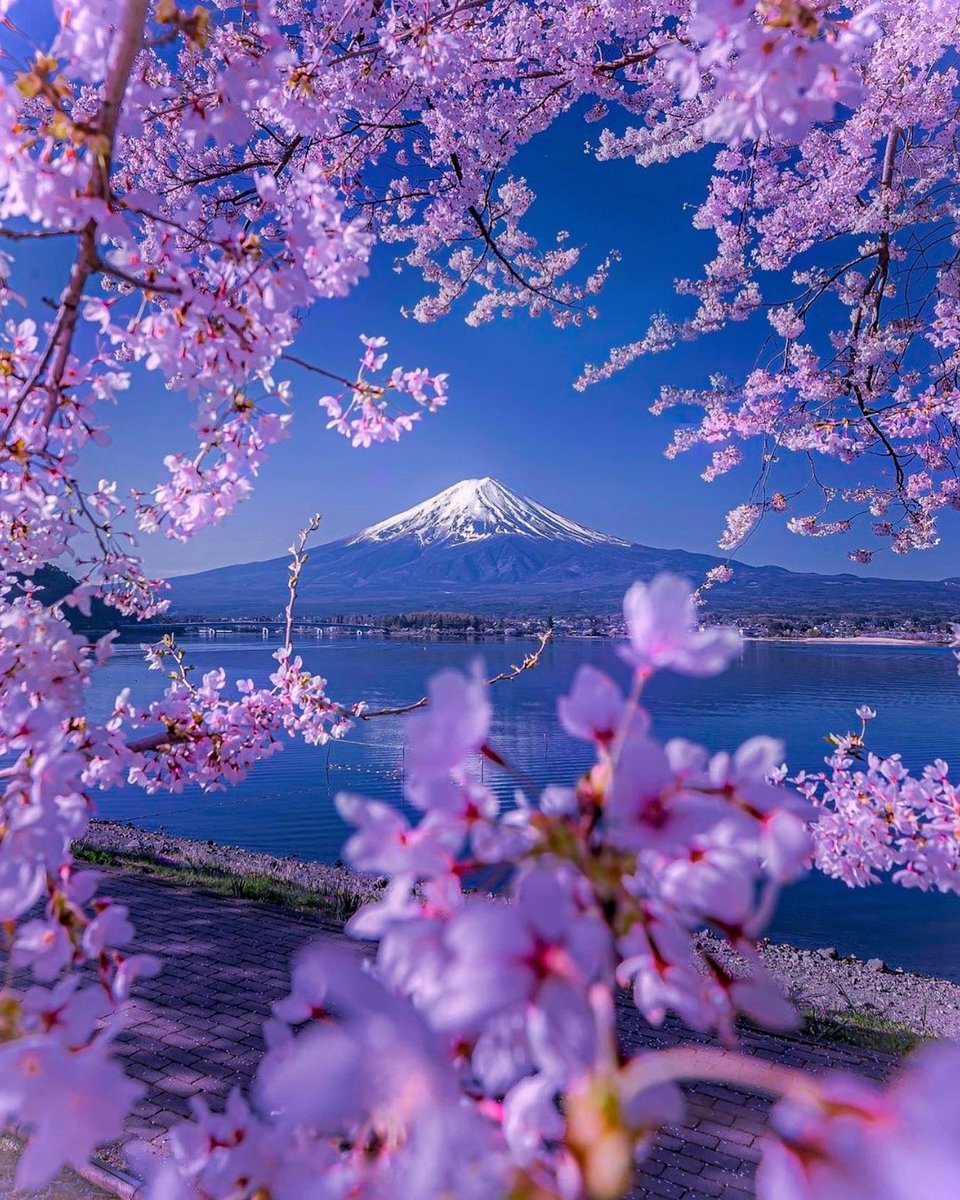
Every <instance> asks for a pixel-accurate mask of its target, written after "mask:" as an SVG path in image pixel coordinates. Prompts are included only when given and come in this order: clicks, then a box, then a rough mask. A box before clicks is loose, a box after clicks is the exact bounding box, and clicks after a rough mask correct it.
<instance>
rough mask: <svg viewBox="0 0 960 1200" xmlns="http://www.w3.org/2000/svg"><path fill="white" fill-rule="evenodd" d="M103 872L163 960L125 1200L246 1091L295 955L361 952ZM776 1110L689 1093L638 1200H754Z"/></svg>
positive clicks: (838, 1054) (209, 897)
mask: <svg viewBox="0 0 960 1200" xmlns="http://www.w3.org/2000/svg"><path fill="white" fill-rule="evenodd" d="M101 870H102V874H103V876H104V883H105V887H104V891H105V892H106V894H108V895H110V896H112V897H114V898H116V899H117V900H118V901H120V902H121V903H123V904H126V905H127V906H128V907H129V909H130V915H131V918H132V920H133V922H134V924H135V926H136V929H137V949H138V951H140V952H144V953H151V954H156V955H158V956H159V957H160V958H161V959H162V960H163V964H164V966H163V970H162V971H161V973H160V974H159V975H158V976H157V977H156V978H154V979H146V980H139V981H138V983H137V986H136V989H135V996H134V999H133V1000H132V1001H131V1002H130V1005H129V1008H128V1018H127V1025H126V1028H125V1029H124V1030H123V1031H122V1032H121V1034H120V1035H119V1036H118V1039H117V1047H116V1049H117V1052H118V1054H119V1055H120V1056H121V1057H123V1058H124V1059H125V1060H126V1063H125V1065H126V1069H127V1071H128V1072H129V1074H130V1075H131V1076H132V1077H133V1078H135V1079H138V1080H140V1081H141V1082H143V1083H144V1084H145V1085H146V1087H147V1093H146V1095H145V1096H144V1098H143V1099H142V1100H141V1101H139V1103H138V1104H137V1105H136V1107H135V1108H134V1110H133V1113H132V1114H131V1115H130V1116H129V1117H128V1118H127V1121H126V1127H125V1134H124V1137H123V1138H122V1139H121V1140H120V1141H119V1142H117V1143H114V1144H113V1145H112V1146H110V1147H107V1148H106V1150H104V1151H103V1152H102V1163H103V1166H104V1167H105V1168H106V1171H103V1170H102V1169H98V1168H96V1167H95V1168H94V1171H93V1172H92V1173H93V1174H94V1175H96V1176H97V1178H96V1180H95V1182H97V1183H98V1184H99V1186H101V1187H104V1186H109V1187H110V1189H111V1190H112V1191H113V1192H114V1194H116V1195H120V1196H123V1197H125V1198H126V1197H130V1196H132V1195H134V1194H135V1187H136V1181H135V1180H133V1179H131V1177H130V1176H129V1174H128V1168H127V1167H126V1163H125V1159H124V1147H125V1146H127V1145H129V1144H131V1143H134V1142H138V1141H141V1142H146V1143H147V1144H148V1145H149V1146H150V1147H151V1148H152V1149H154V1150H156V1151H159V1152H162V1151H163V1148H164V1145H165V1143H166V1140H167V1136H168V1133H169V1130H170V1128H171V1127H172V1126H173V1125H175V1124H176V1123H177V1122H178V1121H180V1120H182V1119H183V1118H184V1117H187V1116H189V1114H190V1106H189V1102H190V1100H191V1098H193V1097H200V1098H202V1099H204V1100H206V1101H207V1102H208V1103H209V1104H210V1105H211V1106H212V1107H213V1108H215V1109H216V1108H220V1107H221V1106H222V1103H223V1101H224V1100H225V1098H226V1096H227V1093H228V1092H229V1091H230V1089H231V1088H233V1087H241V1088H243V1087H245V1086H246V1085H247V1084H248V1083H249V1082H250V1080H251V1079H252V1077H253V1074H254V1072H255V1070H256V1067H257V1064H258V1062H259V1060H260V1057H261V1055H262V1053H263V1050H264V1046H263V1041H262V1037H261V1024H262V1022H263V1020H264V1018H265V1017H266V1016H267V1015H268V1014H269V1011H270V1005H271V1004H272V1003H273V1002H274V1001H275V1000H277V999H279V998H280V997H281V996H282V995H284V994H285V993H286V991H287V990H288V986H289V966H290V962H291V959H292V957H293V955H294V954H295V952H296V951H297V950H298V949H299V948H300V947H301V946H302V945H304V944H305V943H306V942H309V941H311V940H313V939H315V938H317V937H324V938H329V939H331V940H333V941H336V942H340V943H341V944H342V943H347V944H349V945H351V946H354V947H355V948H356V949H357V952H358V953H359V952H360V947H359V946H358V944H357V943H356V942H354V941H352V940H351V939H349V938H347V937H346V936H345V935H344V933H343V931H342V929H341V928H339V927H337V926H335V925H333V924H331V923H328V922H327V923H325V922H323V921H321V920H319V919H317V918H314V917H308V916H305V915H302V914H300V913H296V912H292V911H289V910H286V909H281V908H277V907H275V906H272V905H267V904H260V903H257V902H254V901H250V900H240V899H231V898H228V897H224V896H221V895H216V894H213V893H209V892H203V891H200V890H193V889H189V888H185V887H182V886H180V885H178V884H176V883H171V882H167V881H163V880H156V879H145V878H143V877H141V876H138V875H136V874H134V873H132V872H129V871H124V870H120V869H117V868H102V869H101ZM618 1025H619V1027H620V1032H621V1036H622V1037H623V1039H624V1043H625V1045H626V1046H627V1047H628V1048H629V1049H631V1050H634V1051H636V1050H640V1049H652V1048H655V1047H660V1046H667V1045H676V1044H678V1043H680V1042H685V1043H699V1044H707V1043H708V1041H709V1039H707V1038H705V1037H698V1036H697V1035H692V1034H690V1033H689V1032H688V1031H686V1030H685V1029H684V1028H683V1027H682V1026H681V1025H680V1024H679V1022H668V1023H667V1024H666V1025H665V1026H664V1027H663V1028H661V1029H651V1027H650V1026H648V1025H647V1024H646V1022H645V1021H644V1020H643V1018H642V1017H641V1016H640V1015H639V1013H637V1011H636V1010H635V1009H634V1008H633V1007H632V1006H631V1005H630V1004H629V1003H627V1002H625V1003H623V1004H622V1005H620V1006H619V1009H618ZM743 1046H744V1048H745V1049H746V1050H748V1051H749V1052H750V1053H752V1054H756V1055H758V1056H760V1057H763V1058H766V1059H769V1060H772V1061H778V1062H782V1063H785V1064H790V1065H793V1066H801V1067H804V1068H808V1069H810V1070H812V1071H814V1072H822V1071H824V1070H828V1069H830V1068H832V1067H839V1068H844V1069H849V1070H854V1071H857V1072H858V1073H860V1074H861V1075H867V1076H870V1077H872V1078H881V1077H883V1076H884V1075H886V1074H888V1073H889V1071H890V1070H891V1068H892V1066H893V1065H894V1060H893V1059H892V1058H890V1057H888V1056H886V1055H882V1054H879V1053H875V1052H870V1051H864V1050H860V1049H854V1048H848V1047H838V1046H835V1045H823V1044H819V1043H816V1042H812V1041H808V1040H803V1039H801V1038H799V1037H797V1038H791V1037H782V1036H773V1035H769V1034H764V1033H759V1032H757V1033H753V1032H751V1033H748V1034H747V1035H746V1036H745V1037H744V1038H743ZM767 1108H768V1105H767V1102H766V1101H765V1100H764V1099H762V1098H761V1097H759V1096H757V1095H754V1094H751V1093H749V1092H746V1091H742V1090H740V1089H735V1088H730V1087H723V1086H719V1085H715V1084H698V1085H694V1086H692V1087H690V1088H688V1089H687V1106H686V1112H685V1117H684V1123H683V1125H682V1126H681V1127H677V1128H673V1129H669V1130H666V1131H664V1132H663V1133H661V1134H660V1136H659V1137H658V1138H657V1140H656V1143H655V1146H654V1149H653V1151H652V1153H651V1154H650V1155H649V1156H648V1157H647V1158H646V1159H645V1161H644V1162H643V1164H642V1165H641V1168H640V1170H639V1172H638V1176H637V1181H636V1186H635V1188H634V1190H633V1192H632V1193H631V1198H632V1200H648V1198H649V1200H749V1198H750V1197H752V1196H753V1184H752V1180H753V1173H754V1168H755V1164H756V1161H757V1158H758V1156H759V1155H758V1150H757V1141H758V1139H759V1137H760V1136H761V1134H762V1132H763V1128H764V1124H765V1121H766V1112H767ZM114 1171H119V1172H120V1176H113V1175H111V1174H110V1173H112V1172H114ZM93 1181H94V1180H93V1179H92V1180H91V1182H93ZM424 1200H429V1198H428V1197H424Z"/></svg>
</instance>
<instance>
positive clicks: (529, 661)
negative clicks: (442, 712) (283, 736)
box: [346, 629, 553, 721]
mask: <svg viewBox="0 0 960 1200" xmlns="http://www.w3.org/2000/svg"><path fill="white" fill-rule="evenodd" d="M552 636H553V630H552V629H545V630H544V631H543V632H542V633H538V634H537V640H538V642H539V643H540V644H539V645H538V646H537V649H536V650H534V651H533V652H532V653H531V654H527V655H526V656H525V657H524V659H523V662H522V663H520V664H519V665H516V664H515V665H514V666H512V667H511V668H510V669H509V671H501V672H500V674H499V675H494V676H493V678H492V679H488V680H487V684H488V686H490V687H492V686H493V684H495V683H512V682H513V680H514V679H518V678H519V677H520V676H521V675H523V674H524V673H525V672H526V671H532V670H533V668H534V667H536V666H537V665H538V664H539V662H540V657H541V655H542V654H543V652H544V650H546V648H547V643H548V642H549V641H550V639H551V637H552ZM429 703H430V697H429V696H421V697H420V699H419V700H414V701H412V702H411V703H410V704H397V705H394V706H391V707H389V708H375V709H371V710H369V711H367V712H358V711H357V709H356V708H354V709H348V710H346V711H347V715H348V716H351V717H356V718H358V719H359V720H361V721H370V720H372V719H373V718H374V717H399V716H402V715H403V713H408V712H413V711H414V709H417V708H426V706H427V705H428V704H429Z"/></svg>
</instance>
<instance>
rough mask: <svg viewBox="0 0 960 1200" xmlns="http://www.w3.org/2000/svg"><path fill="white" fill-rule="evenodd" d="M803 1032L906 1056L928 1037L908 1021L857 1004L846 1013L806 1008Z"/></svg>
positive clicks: (846, 1043) (880, 1051)
mask: <svg viewBox="0 0 960 1200" xmlns="http://www.w3.org/2000/svg"><path fill="white" fill-rule="evenodd" d="M803 1032H804V1033H805V1034H807V1035H808V1036H809V1037H812V1038H816V1040H817V1041H821V1042H836V1043H839V1044H841V1045H844V1046H854V1047H856V1048H857V1049H859V1050H875V1051H877V1052H878V1053H880V1054H890V1055H892V1056H893V1057H895V1058H902V1057H903V1056H904V1055H905V1054H909V1053H910V1051H911V1050H914V1049H916V1047H917V1046H919V1045H920V1043H921V1042H923V1041H926V1038H925V1037H924V1036H923V1034H920V1033H917V1031H916V1030H915V1029H911V1028H910V1027H909V1026H908V1025H901V1024H900V1023H899V1022H897V1021H890V1020H888V1019H887V1018H886V1017H882V1016H880V1015H879V1013H873V1012H870V1011H869V1010H868V1009H862V1008H855V1009H850V1010H849V1011H847V1012H842V1013H823V1012H818V1011H816V1010H815V1009H805V1010H803Z"/></svg>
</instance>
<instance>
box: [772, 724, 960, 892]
mask: <svg viewBox="0 0 960 1200" xmlns="http://www.w3.org/2000/svg"><path fill="white" fill-rule="evenodd" d="M876 715H877V714H876V712H875V711H874V710H873V709H872V708H870V707H869V706H868V705H865V704H864V705H861V706H860V707H859V708H858V709H857V716H858V717H859V718H860V730H859V731H858V732H856V733H847V734H844V735H831V740H832V742H833V744H834V747H835V748H834V751H833V753H832V754H831V755H830V756H829V757H828V758H827V760H826V766H827V770H826V771H810V772H807V771H801V772H798V773H797V774H796V775H795V776H793V777H792V778H791V783H792V784H793V785H794V786H795V787H796V788H797V789H798V791H800V792H801V793H802V794H803V795H804V796H806V797H807V799H808V800H809V801H810V802H811V804H813V805H814V806H815V808H816V810H817V815H816V821H815V823H814V825H813V834H814V838H815V842H816V856H815V862H816V865H817V867H818V868H819V869H820V870H821V871H823V873H824V874H825V875H829V876H831V877H833V878H834V879H842V880H843V882H844V883H846V884H848V885H849V886H851V887H864V886H866V885H868V884H872V883H879V882H880V881H881V880H882V879H885V878H890V879H892V880H893V882H894V883H898V884H900V885H902V886H903V887H907V888H917V889H919V890H921V891H932V890H935V891H940V892H953V893H955V894H956V893H960V787H958V785H957V784H955V783H953V782H951V780H950V774H949V772H950V768H949V765H948V764H947V763H946V762H944V761H943V759H939V758H938V759H936V760H935V761H934V762H932V763H930V764H928V765H927V766H925V767H924V768H923V770H922V771H921V772H920V773H919V774H914V773H912V772H911V771H909V770H908V769H907V767H906V766H905V765H904V763H903V760H902V757H901V756H900V755H899V754H891V755H889V756H887V757H885V758H883V757H881V756H880V755H878V754H876V753H874V752H873V751H871V750H868V749H867V746H866V730H867V724H868V722H869V721H872V720H873V718H874V717H875V716H876ZM785 776H786V768H785V767H782V768H780V769H779V770H778V771H777V773H776V777H777V778H784V777H785Z"/></svg>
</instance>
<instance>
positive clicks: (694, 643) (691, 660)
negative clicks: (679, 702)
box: [622, 574, 740, 675]
mask: <svg viewBox="0 0 960 1200" xmlns="http://www.w3.org/2000/svg"><path fill="white" fill-rule="evenodd" d="M623 614H624V617H625V619H626V622H627V636H628V638H629V645H628V646H627V647H626V648H624V649H623V651H622V654H623V657H624V658H625V659H626V661H627V662H629V663H630V664H631V666H633V667H634V668H635V669H636V670H638V671H640V672H642V673H645V674H649V673H650V672H651V671H653V670H658V669H664V668H666V669H669V670H673V671H678V672H679V673H680V674H682V675H716V674H717V673H718V672H720V671H722V670H724V668H725V667H726V666H727V664H728V663H729V662H730V661H731V659H733V658H734V657H735V656H736V655H737V654H738V653H739V651H740V635H739V633H738V632H737V631H736V630H734V629H723V628H720V629H698V628H697V624H696V608H695V606H694V601H693V592H692V589H691V588H690V586H689V585H688V584H687V583H686V581H685V580H683V579H680V578H679V577H678V576H676V575H667V574H664V575H659V576H658V577H657V578H656V579H655V580H654V581H653V583H650V584H646V583H635V584H634V585H633V586H632V587H631V588H630V590H629V591H628V592H627V594H626V596H625V597H624V601H623Z"/></svg>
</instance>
